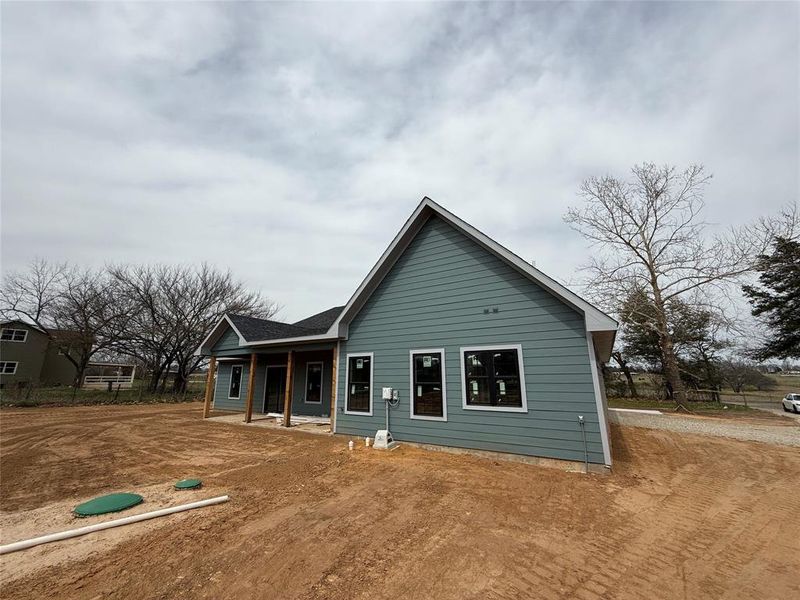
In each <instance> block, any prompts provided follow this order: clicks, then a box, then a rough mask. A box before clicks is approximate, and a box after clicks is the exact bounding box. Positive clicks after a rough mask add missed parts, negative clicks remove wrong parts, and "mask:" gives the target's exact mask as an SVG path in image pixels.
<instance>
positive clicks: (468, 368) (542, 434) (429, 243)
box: [198, 198, 617, 465]
mask: <svg viewBox="0 0 800 600" xmlns="http://www.w3.org/2000/svg"><path fill="white" fill-rule="evenodd" d="M616 330H617V323H616V321H614V320H613V319H612V318H611V317H609V316H608V315H606V314H604V313H603V312H601V311H600V310H598V309H597V308H595V307H594V306H592V305H591V304H589V303H588V302H586V301H585V300H583V299H582V298H580V297H579V296H577V295H576V294H574V293H573V292H571V291H570V290H568V289H567V288H566V287H564V286H563V285H561V284H560V283H558V282H557V281H555V280H553V279H551V278H550V277H548V276H547V275H545V274H544V273H542V272H541V271H539V270H538V269H536V268H535V267H533V266H532V265H531V264H530V263H528V262H526V261H524V260H523V259H521V258H520V257H518V256H517V255H515V254H513V253H511V252H510V251H509V250H507V249H506V248H504V247H503V246H501V245H500V244H498V243H497V242H495V241H494V240H492V239H491V238H489V237H488V236H486V235H485V234H483V233H481V232H480V231H478V230H477V229H475V228H474V227H473V226H471V225H470V224H468V223H466V222H465V221H463V220H461V219H459V218H458V217H456V216H455V215H453V214H452V213H450V212H449V211H447V210H445V209H444V208H442V207H441V206H439V205H438V204H436V203H435V202H433V201H432V200H430V199H429V198H425V199H423V201H422V202H421V203H420V205H419V206H418V207H417V208H416V210H415V211H414V212H413V214H412V215H411V217H410V218H409V219H408V221H406V223H405V224H404V225H403V227H402V229H401V230H400V232H399V233H398V234H397V236H396V237H395V238H394V239H393V240H392V242H391V244H390V245H389V247H388V248H387V249H386V251H385V252H384V253H383V255H382V256H381V258H380V260H379V261H378V263H377V264H376V265H375V266H374V267H373V268H372V270H371V271H370V272H369V274H368V275H367V277H366V279H365V280H364V281H363V282H362V283H361V285H360V286H359V288H358V289H357V290H356V292H355V294H353V296H352V297H351V298H350V300H349V301H348V303H347V305H345V306H337V307H334V308H331V309H329V310H326V311H324V312H321V313H319V314H317V315H314V316H312V317H309V318H307V319H303V320H302V321H298V322H296V323H294V324H288V323H279V322H275V321H268V320H262V319H253V318H250V317H242V316H238V315H233V314H229V315H225V317H224V318H222V319H221V320H220V321H219V323H218V324H217V325H216V326H215V327H214V329H213V330H212V331H211V332H210V333H209V335H208V336H207V338H206V339H205V341H204V342H203V343H202V344H201V346H200V348H199V349H198V353H199V354H201V355H205V356H211V357H213V360H212V366H213V364H215V363H216V364H218V365H219V370H218V375H217V378H216V382H215V384H214V389H213V390H212V392H213V395H212V397H213V403H214V407H215V408H216V409H225V410H238V411H244V412H245V420H249V419H250V415H251V413H252V412H253V411H255V412H257V413H259V412H260V413H281V412H285V407H288V412H289V415H286V414H284V422H285V423H287V424H288V422H289V420H290V415H291V414H295V415H320V416H331V420H332V427H333V431H334V432H335V433H340V434H347V435H352V436H362V437H363V436H373V435H375V432H376V430H378V429H383V428H385V426H386V422H387V413H386V411H387V404H386V402H385V401H384V394H387V395H389V396H390V397H391V396H393V395H394V396H395V397H396V400H393V402H395V401H396V405H395V406H394V407H393V408H391V409H389V415H388V418H389V419H390V426H389V429H390V430H391V432H392V434H393V436H394V437H395V439H397V440H400V441H410V442H418V443H424V444H434V445H442V446H454V447H461V448H474V449H481V450H491V451H500V452H509V453H515V454H524V455H530V456H539V457H548V458H556V459H566V460H574V461H583V460H584V459H585V458H586V457H587V455H588V460H589V461H590V462H592V463H598V464H605V465H610V464H611V450H610V443H609V434H608V421H607V416H606V402H605V396H604V386H603V381H602V372H601V369H600V368H599V363H601V362H605V361H607V360H608V359H609V357H610V354H611V348H612V345H613V343H614V337H615V334H616ZM584 427H585V429H582V428H584ZM584 434H585V440H586V442H585V445H584Z"/></svg>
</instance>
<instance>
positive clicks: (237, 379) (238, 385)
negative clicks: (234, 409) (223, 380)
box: [228, 365, 242, 400]
mask: <svg viewBox="0 0 800 600" xmlns="http://www.w3.org/2000/svg"><path fill="white" fill-rule="evenodd" d="M241 390H242V365H233V366H232V367H231V387H230V388H229V389H228V400H238V399H239V396H240V394H241Z"/></svg>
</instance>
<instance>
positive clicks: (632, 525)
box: [0, 404, 800, 600]
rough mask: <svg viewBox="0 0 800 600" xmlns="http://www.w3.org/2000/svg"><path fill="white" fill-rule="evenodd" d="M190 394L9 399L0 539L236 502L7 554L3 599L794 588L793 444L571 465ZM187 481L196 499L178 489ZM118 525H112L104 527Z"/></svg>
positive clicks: (746, 593)
mask: <svg viewBox="0 0 800 600" xmlns="http://www.w3.org/2000/svg"><path fill="white" fill-rule="evenodd" d="M200 412H201V409H200V407H199V405H197V404H184V405H172V406H152V405H150V406H124V407H108V406H102V407H76V408H47V409H23V410H4V411H2V413H1V414H0V427H1V428H2V429H1V430H0V501H1V502H2V514H0V526H2V538H3V543H8V542H11V541H16V540H18V539H23V538H25V537H30V536H33V535H38V534H42V533H49V532H52V531H59V530H62V529H66V528H70V527H76V526H81V525H86V524H88V523H89V522H97V520H100V518H99V517H95V518H92V519H82V520H77V519H73V518H72V517H71V516H70V514H69V511H70V510H71V508H72V507H73V506H75V504H77V503H78V502H80V501H83V500H85V499H89V498H92V497H94V496H96V495H99V494H103V493H109V492H112V491H134V492H138V493H141V494H142V495H143V496H145V503H144V504H142V505H140V506H139V507H137V508H135V509H132V510H131V511H127V513H125V514H128V513H134V512H137V511H138V512H144V511H147V510H153V509H155V508H160V507H163V506H170V505H175V504H179V503H182V502H188V501H192V500H196V499H200V498H207V497H212V496H216V495H219V494H229V495H230V497H231V500H230V502H228V503H227V504H221V505H217V506H213V507H208V508H203V509H199V510H195V511H190V512H186V513H181V514H179V515H173V516H170V517H165V518H161V519H156V520H152V521H148V522H145V523H139V524H134V525H129V526H125V527H120V528H116V529H113V530H108V531H103V532H99V533H94V534H91V535H88V536H84V537H81V538H76V539H72V540H67V541H62V542H56V543H53V544H48V545H45V546H39V547H36V548H32V549H29V550H24V551H21V552H16V553H13V554H7V555H4V556H2V557H0V584H1V585H2V589H1V590H0V595H1V596H2V597H3V598H7V599H12V598H56V597H57V598H87V599H100V598H164V599H167V598H281V599H285V598H332V599H344V598H347V599H358V598H364V599H367V598H369V599H373V598H375V597H394V598H459V599H461V598H476V599H477V598H481V599H483V598H583V599H589V600H591V599H596V598H641V599H648V600H650V599H654V598H670V599H671V598H692V599H695V598H759V599H764V598H767V599H768V598H797V597H800V542H799V541H798V540H800V519H799V518H798V512H797V508H798V501H799V500H800V452H798V448H796V447H789V446H782V445H770V444H763V443H758V442H750V441H736V440H730V439H725V438H719V437H706V436H701V435H696V434H690V433H678V432H674V431H663V430H649V429H643V428H639V427H625V426H617V425H615V426H614V428H613V445H614V457H615V468H614V472H613V474H610V475H589V476H586V475H583V474H580V473H568V472H564V471H561V470H557V469H552V468H544V467H538V466H532V465H527V464H521V463H516V462H507V461H496V460H491V459H486V458H478V457H476V456H472V455H455V454H447V453H441V452H433V451H427V450H422V449H418V448H412V447H409V446H401V447H400V448H399V449H397V450H395V451H392V452H380V451H376V450H366V449H364V448H363V442H362V443H360V444H358V445H357V449H356V450H355V451H353V452H349V451H348V450H347V438H341V437H331V436H325V435H315V434H311V433H304V432H301V431H283V430H275V429H265V428H256V427H252V428H249V427H242V426H240V425H232V424H225V423H219V422H204V421H203V420H202V419H201V418H200ZM189 476H197V477H201V478H202V479H203V480H204V482H205V486H204V487H203V488H202V489H201V490H197V491H189V492H175V491H173V490H172V489H171V486H172V483H174V482H175V481H176V480H178V479H180V478H183V477H189ZM112 518H113V517H112Z"/></svg>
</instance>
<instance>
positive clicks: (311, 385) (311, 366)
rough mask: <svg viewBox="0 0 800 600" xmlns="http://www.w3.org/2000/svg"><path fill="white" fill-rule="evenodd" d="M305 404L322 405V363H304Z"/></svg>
mask: <svg viewBox="0 0 800 600" xmlns="http://www.w3.org/2000/svg"><path fill="white" fill-rule="evenodd" d="M305 401H306V404H322V363H321V362H310V363H306V400H305Z"/></svg>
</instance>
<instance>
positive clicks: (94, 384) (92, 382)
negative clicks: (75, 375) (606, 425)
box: [83, 373, 134, 390]
mask: <svg viewBox="0 0 800 600" xmlns="http://www.w3.org/2000/svg"><path fill="white" fill-rule="evenodd" d="M133 375H134V374H133V373H131V374H130V375H86V376H85V377H84V378H83V387H84V388H89V389H106V388H108V384H109V383H110V384H111V389H114V390H115V389H117V386H119V387H120V389H123V390H128V389H130V388H131V386H132V385H133Z"/></svg>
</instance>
